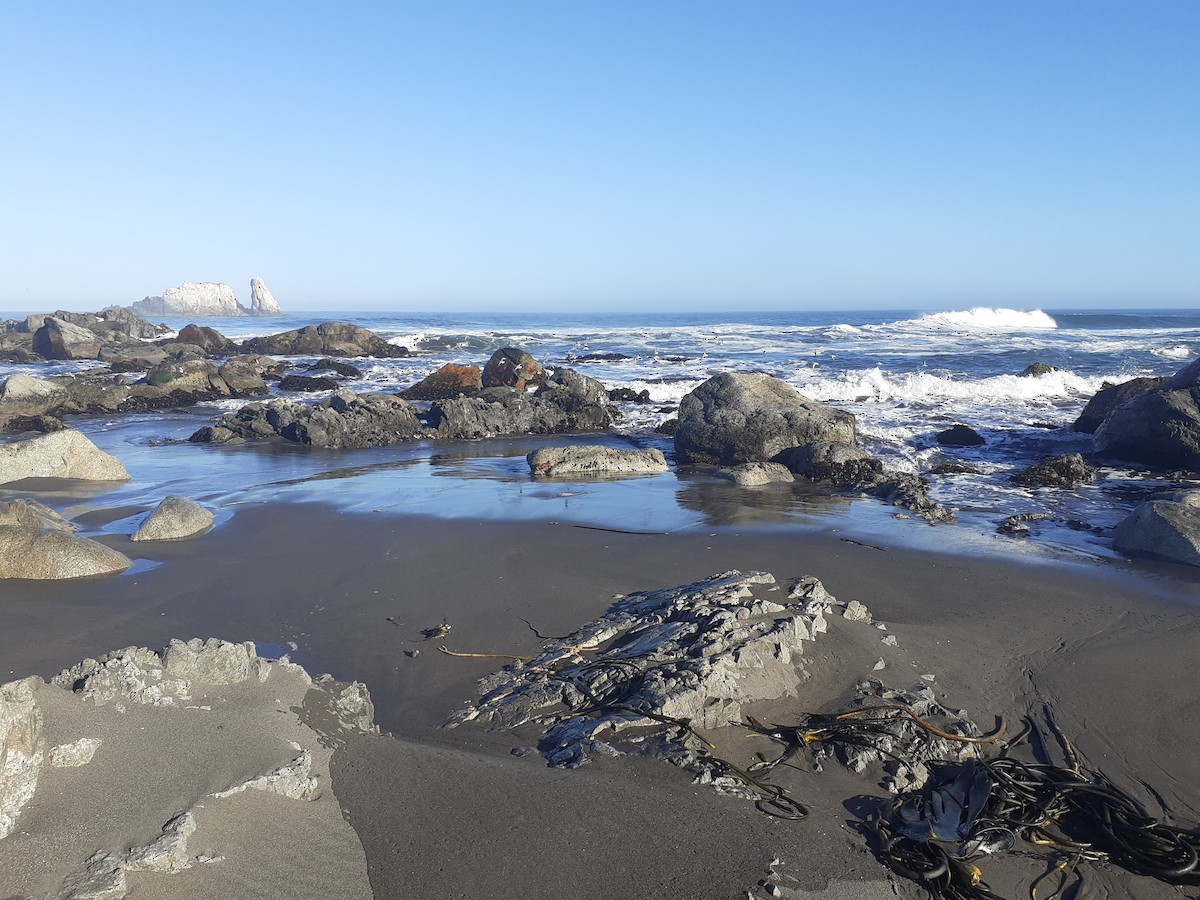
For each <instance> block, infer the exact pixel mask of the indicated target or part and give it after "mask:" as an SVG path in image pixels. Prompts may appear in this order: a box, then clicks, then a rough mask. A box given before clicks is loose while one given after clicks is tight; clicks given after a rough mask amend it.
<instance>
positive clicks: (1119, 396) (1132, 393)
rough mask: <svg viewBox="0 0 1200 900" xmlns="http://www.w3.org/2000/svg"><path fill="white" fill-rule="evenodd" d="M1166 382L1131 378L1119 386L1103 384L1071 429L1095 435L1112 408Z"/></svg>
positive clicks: (1161, 379)
mask: <svg viewBox="0 0 1200 900" xmlns="http://www.w3.org/2000/svg"><path fill="white" fill-rule="evenodd" d="M1166 380H1167V379H1166V378H1131V379H1130V380H1129V381H1122V382H1121V383H1120V384H1110V383H1108V382H1105V384H1104V386H1103V387H1101V388H1100V390H1098V391H1096V393H1094V394H1093V395H1092V399H1090V400H1089V401H1088V402H1087V404H1086V405H1085V406H1084V407H1083V411H1082V412H1081V413H1080V414H1079V418H1077V419H1076V420H1075V422H1074V424H1073V425H1072V426H1071V428H1072V429H1073V430H1075V431H1079V432H1082V433H1083V434H1095V433H1096V429H1097V428H1099V427H1100V425H1101V424H1102V423H1103V422H1104V420H1105V419H1106V418H1108V414H1109V413H1110V412H1112V411H1113V409H1114V408H1116V407H1118V406H1120V405H1121V404H1122V403H1124V402H1125V401H1126V400H1129V399H1131V398H1133V397H1136V396H1137V395H1138V394H1144V393H1146V391H1148V390H1151V389H1153V388H1156V387H1158V386H1159V385H1160V384H1162V383H1163V382H1164V381H1166Z"/></svg>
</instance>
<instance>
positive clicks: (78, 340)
mask: <svg viewBox="0 0 1200 900" xmlns="http://www.w3.org/2000/svg"><path fill="white" fill-rule="evenodd" d="M103 344H104V341H103V340H102V339H101V338H100V336H99V335H97V334H96V332H94V331H91V330H89V329H87V328H83V327H82V326H80V325H73V324H71V323H70V322H67V321H64V320H63V319H60V318H57V317H56V316H50V317H48V318H47V319H46V323H45V324H44V325H42V327H41V328H39V329H38V330H37V331H36V332H35V333H34V335H33V350H34V352H35V353H40V354H41V355H42V356H44V357H46V359H95V358H96V357H98V356H99V355H100V347H101V346H103Z"/></svg>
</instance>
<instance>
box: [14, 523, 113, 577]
mask: <svg viewBox="0 0 1200 900" xmlns="http://www.w3.org/2000/svg"><path fill="white" fill-rule="evenodd" d="M130 565H131V562H130V560H129V558H128V557H126V556H125V555H124V554H122V553H118V552H117V551H116V550H113V549H112V548H110V547H106V546H104V545H103V544H101V543H99V542H97V541H93V540H89V539H88V538H82V537H78V536H77V535H74V534H71V533H70V531H68V530H64V529H61V528H32V527H28V526H24V525H0V578H25V579H36V580H49V579H61V578H85V577H88V576H91V575H112V574H115V573H117V572H123V571H125V570H126V569H128V568H129V566H130Z"/></svg>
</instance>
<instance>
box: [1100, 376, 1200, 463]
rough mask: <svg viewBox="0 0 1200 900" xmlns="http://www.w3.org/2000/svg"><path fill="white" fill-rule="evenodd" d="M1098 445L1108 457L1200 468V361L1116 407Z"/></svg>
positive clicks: (1105, 422) (1105, 423) (1105, 425)
mask: <svg viewBox="0 0 1200 900" xmlns="http://www.w3.org/2000/svg"><path fill="white" fill-rule="evenodd" d="M1092 448H1093V450H1094V451H1095V452H1096V454H1097V455H1098V456H1100V457H1103V458H1106V459H1115V460H1123V461H1127V462H1134V463H1141V464H1142V465H1146V466H1150V467H1152V468H1156V469H1186V470H1189V471H1193V472H1195V471H1200V359H1196V360H1194V361H1193V362H1191V363H1190V364H1188V365H1187V366H1185V367H1184V368H1182V369H1180V370H1179V371H1178V372H1176V373H1175V374H1174V375H1172V376H1171V377H1170V378H1168V379H1166V380H1165V381H1163V382H1162V383H1161V384H1159V385H1157V386H1156V387H1152V388H1151V389H1150V390H1147V391H1143V392H1141V393H1138V394H1136V395H1135V396H1133V397H1130V398H1129V399H1128V400H1126V401H1125V402H1124V403H1122V404H1120V405H1119V406H1116V407H1114V408H1113V409H1112V410H1111V411H1110V412H1109V414H1108V416H1107V417H1106V418H1105V419H1104V422H1103V423H1102V424H1101V425H1100V427H1099V428H1097V429H1096V433H1095V434H1094V435H1093V436H1092Z"/></svg>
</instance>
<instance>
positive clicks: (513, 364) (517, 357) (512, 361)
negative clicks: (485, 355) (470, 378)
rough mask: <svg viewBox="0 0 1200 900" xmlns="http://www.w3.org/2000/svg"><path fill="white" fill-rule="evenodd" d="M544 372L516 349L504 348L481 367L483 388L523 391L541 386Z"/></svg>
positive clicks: (538, 365) (533, 360) (528, 356)
mask: <svg viewBox="0 0 1200 900" xmlns="http://www.w3.org/2000/svg"><path fill="white" fill-rule="evenodd" d="M545 377H546V370H545V369H543V368H542V366H541V364H540V363H539V362H538V361H537V360H536V359H534V358H533V357H532V356H530V355H529V354H528V353H526V352H525V351H524V350H521V349H520V348H518V347H504V348H503V349H500V350H497V351H496V352H495V353H493V354H492V358H491V359H489V360H488V361H487V365H485V366H484V367H483V386H484V387H511V388H516V389H517V390H518V391H523V390H525V389H526V388H527V387H533V386H536V385H539V384H541V383H542V382H543V381H544V380H545Z"/></svg>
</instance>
